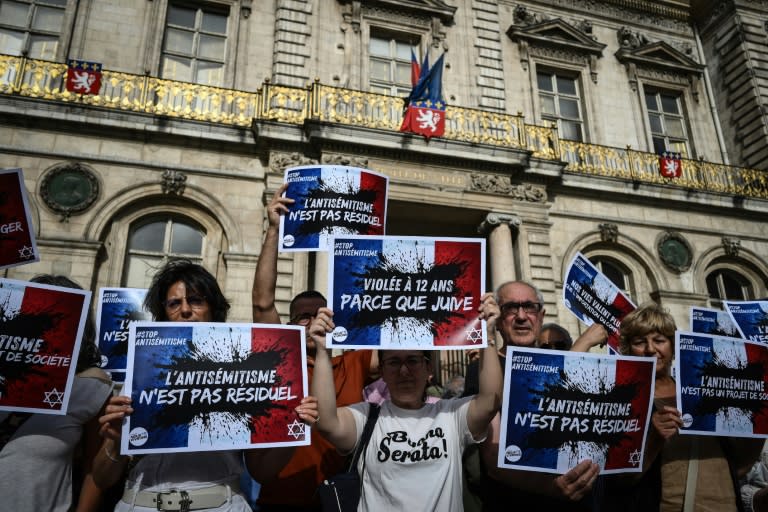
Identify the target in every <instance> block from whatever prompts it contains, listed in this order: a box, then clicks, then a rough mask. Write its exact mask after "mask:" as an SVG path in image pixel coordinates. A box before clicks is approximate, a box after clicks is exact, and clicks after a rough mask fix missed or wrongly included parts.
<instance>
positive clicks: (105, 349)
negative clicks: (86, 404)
mask: <svg viewBox="0 0 768 512" xmlns="http://www.w3.org/2000/svg"><path fill="white" fill-rule="evenodd" d="M146 295H147V290H146V289H143V288H101V289H100V290H99V302H98V311H97V313H96V328H97V329H98V334H97V336H96V339H97V340H99V350H100V351H101V357H102V364H101V367H102V368H103V369H104V370H106V371H108V372H109V373H110V375H111V376H112V380H113V381H115V382H123V381H124V380H125V360H126V358H127V356H128V326H129V325H130V323H131V322H136V321H138V320H152V315H150V314H149V312H147V311H145V310H144V307H143V302H144V297H146Z"/></svg>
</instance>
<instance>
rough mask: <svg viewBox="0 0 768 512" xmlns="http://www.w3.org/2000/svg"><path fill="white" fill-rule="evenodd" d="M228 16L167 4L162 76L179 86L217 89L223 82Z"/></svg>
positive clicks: (221, 12) (203, 9) (207, 10)
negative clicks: (184, 84)
mask: <svg viewBox="0 0 768 512" xmlns="http://www.w3.org/2000/svg"><path fill="white" fill-rule="evenodd" d="M227 21H228V13H227V12H225V11H220V10H214V9H211V8H203V7H198V8H194V7H188V6H186V5H176V4H170V5H169V6H168V17H167V19H166V23H165V36H164V38H163V54H162V66H161V71H160V73H161V75H162V77H163V78H168V79H170V80H178V81H181V82H194V83H198V84H203V85H211V86H220V85H222V83H223V81H224V63H225V60H226V49H227Z"/></svg>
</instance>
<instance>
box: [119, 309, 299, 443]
mask: <svg viewBox="0 0 768 512" xmlns="http://www.w3.org/2000/svg"><path fill="white" fill-rule="evenodd" d="M129 330H130V331H129V332H130V336H129V342H128V368H127V374H126V379H125V388H124V393H125V394H126V395H128V396H130V397H131V398H132V399H133V402H132V404H131V405H132V407H133V409H134V412H133V414H131V415H130V416H129V417H128V418H127V420H126V421H125V423H124V424H123V436H122V445H121V453H134V454H139V453H164V452H189V451H212V450H238V449H249V448H258V447H268V446H298V445H306V444H309V441H310V436H309V428H308V427H306V426H305V425H304V423H302V422H301V420H300V419H299V417H298V416H297V415H296V413H295V411H294V408H295V407H296V406H298V405H299V403H300V402H301V399H302V398H303V397H304V396H306V394H307V389H308V388H307V371H306V355H305V352H304V345H305V341H304V328H303V327H298V326H283V325H260V324H235V323H232V324H230V323H210V322H161V323H158V322H141V321H139V322H132V323H130V325H129Z"/></svg>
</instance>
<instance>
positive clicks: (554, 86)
mask: <svg viewBox="0 0 768 512" xmlns="http://www.w3.org/2000/svg"><path fill="white" fill-rule="evenodd" d="M536 83H537V87H538V92H539V105H540V106H541V118H542V119H543V120H546V121H553V122H555V123H557V129H558V132H559V134H560V137H561V138H563V139H569V140H577V141H583V140H584V121H583V119H582V115H581V97H580V94H579V82H578V80H577V79H576V78H573V77H569V76H566V75H562V74H558V73H552V72H548V71H539V72H537V73H536Z"/></svg>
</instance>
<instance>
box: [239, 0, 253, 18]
mask: <svg viewBox="0 0 768 512" xmlns="http://www.w3.org/2000/svg"><path fill="white" fill-rule="evenodd" d="M252 7H253V0H240V15H241V16H242V17H243V18H245V19H246V20H247V19H248V18H250V17H251V9H252Z"/></svg>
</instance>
